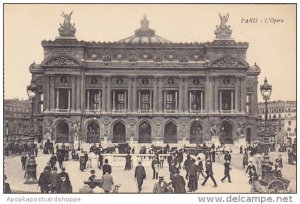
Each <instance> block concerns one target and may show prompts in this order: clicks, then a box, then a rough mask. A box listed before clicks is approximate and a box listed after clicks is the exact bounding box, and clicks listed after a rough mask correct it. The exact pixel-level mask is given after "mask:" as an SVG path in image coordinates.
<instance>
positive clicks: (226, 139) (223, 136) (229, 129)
mask: <svg viewBox="0 0 300 204" xmlns="http://www.w3.org/2000/svg"><path fill="white" fill-rule="evenodd" d="M219 140H220V143H221V144H233V125H232V124H231V122H229V121H224V122H222V123H221V129H220V137H219Z"/></svg>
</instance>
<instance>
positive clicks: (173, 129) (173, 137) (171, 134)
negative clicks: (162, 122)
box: [164, 122, 177, 143]
mask: <svg viewBox="0 0 300 204" xmlns="http://www.w3.org/2000/svg"><path fill="white" fill-rule="evenodd" d="M164 143H177V126H176V125H175V124H174V123H173V122H169V123H167V124H166V126H165V131H164Z"/></svg>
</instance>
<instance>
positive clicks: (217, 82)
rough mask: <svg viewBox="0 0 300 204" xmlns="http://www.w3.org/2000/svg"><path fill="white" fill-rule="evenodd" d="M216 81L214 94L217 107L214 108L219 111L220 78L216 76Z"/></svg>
mask: <svg viewBox="0 0 300 204" xmlns="http://www.w3.org/2000/svg"><path fill="white" fill-rule="evenodd" d="M214 82H215V83H214V84H215V89H214V92H215V94H214V101H215V107H214V110H215V112H217V111H219V108H218V102H219V100H218V94H219V90H218V84H219V80H218V78H215V80H214Z"/></svg>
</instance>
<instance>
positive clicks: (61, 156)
mask: <svg viewBox="0 0 300 204" xmlns="http://www.w3.org/2000/svg"><path fill="white" fill-rule="evenodd" d="M64 152H65V151H64V149H63V150H60V151H58V153H57V161H58V164H59V168H62V167H63V162H64V159H65V154H64Z"/></svg>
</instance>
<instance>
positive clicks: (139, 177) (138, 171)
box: [134, 161, 146, 193]
mask: <svg viewBox="0 0 300 204" xmlns="http://www.w3.org/2000/svg"><path fill="white" fill-rule="evenodd" d="M138 164H139V165H138V166H137V167H135V172H134V179H136V182H137V185H138V193H140V192H141V190H142V185H143V181H144V179H145V178H146V171H145V168H144V167H143V166H142V162H141V161H139V162H138Z"/></svg>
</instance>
